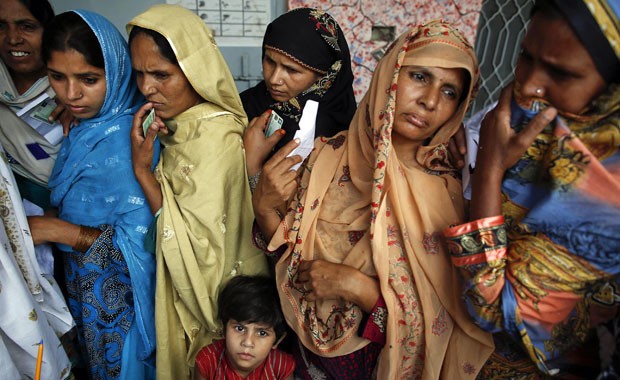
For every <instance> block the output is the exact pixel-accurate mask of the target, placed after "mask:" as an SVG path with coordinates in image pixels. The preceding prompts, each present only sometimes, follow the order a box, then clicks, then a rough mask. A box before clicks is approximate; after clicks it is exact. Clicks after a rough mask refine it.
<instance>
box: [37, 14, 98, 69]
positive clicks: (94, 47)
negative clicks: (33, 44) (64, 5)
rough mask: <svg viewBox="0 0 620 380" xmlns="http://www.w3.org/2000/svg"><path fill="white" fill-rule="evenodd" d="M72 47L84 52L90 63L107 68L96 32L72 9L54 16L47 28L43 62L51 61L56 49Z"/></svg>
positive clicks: (44, 37)
mask: <svg viewBox="0 0 620 380" xmlns="http://www.w3.org/2000/svg"><path fill="white" fill-rule="evenodd" d="M70 49H73V50H75V51H77V52H78V53H80V54H82V55H83V56H84V59H85V60H86V62H87V63H88V64H89V65H91V66H95V67H99V68H101V69H105V62H104V60H103V52H102V51H101V45H99V40H97V36H95V32H93V30H92V29H91V28H90V26H88V24H87V23H86V21H84V19H83V18H82V17H81V16H80V15H78V14H77V13H75V12H71V11H69V12H65V13H61V14H59V15H58V16H56V17H54V19H53V20H52V21H51V22H50V23H49V25H48V26H47V27H46V28H45V31H44V32H43V42H42V43H41V56H42V57H43V62H45V63H47V62H49V60H50V58H51V56H52V52H54V51H67V50H70Z"/></svg>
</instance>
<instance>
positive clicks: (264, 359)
mask: <svg viewBox="0 0 620 380" xmlns="http://www.w3.org/2000/svg"><path fill="white" fill-rule="evenodd" d="M218 310H219V315H218V317H219V319H220V321H221V322H222V325H223V326H224V329H225V330H224V331H225V332H224V340H219V341H216V342H214V343H211V344H210V345H208V346H206V347H205V348H203V349H202V350H201V351H200V352H199V353H198V355H197V356H196V366H195V368H194V380H205V379H234V380H236V379H256V380H270V379H278V380H284V379H293V371H294V370H295V359H293V357H292V356H291V355H289V354H285V353H284V352H281V351H278V350H277V349H276V347H277V346H278V344H279V343H280V341H282V338H284V334H285V329H286V327H285V324H284V317H283V316H282V311H281V310H280V303H279V302H278V292H277V291H276V287H275V283H274V282H273V279H271V278H269V277H264V276H237V277H233V278H232V279H231V280H230V281H229V282H228V284H226V286H225V287H224V289H223V290H222V293H221V295H220V297H219V298H218Z"/></svg>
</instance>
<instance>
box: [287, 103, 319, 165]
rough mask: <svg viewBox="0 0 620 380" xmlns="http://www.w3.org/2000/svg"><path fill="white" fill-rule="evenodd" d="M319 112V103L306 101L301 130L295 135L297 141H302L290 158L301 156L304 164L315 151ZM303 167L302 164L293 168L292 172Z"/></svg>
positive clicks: (300, 121)
mask: <svg viewBox="0 0 620 380" xmlns="http://www.w3.org/2000/svg"><path fill="white" fill-rule="evenodd" d="M318 112H319V103H318V102H316V101H314V100H308V101H306V105H305V106H304V110H303V111H302V113H301V119H300V120H299V130H298V131H297V132H296V133H295V137H294V138H296V139H299V140H301V141H300V143H299V145H298V146H297V148H295V150H294V151H292V152H291V154H289V155H288V156H289V157H290V156H295V155H298V156H301V158H302V162H303V160H305V159H306V157H308V156H309V155H310V153H311V152H312V149H314V133H315V131H316V116H317V113H318ZM300 166H301V162H300V163H299V164H297V165H295V166H293V168H292V170H297V169H298V168H299V167H300Z"/></svg>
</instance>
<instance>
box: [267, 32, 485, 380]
mask: <svg viewBox="0 0 620 380" xmlns="http://www.w3.org/2000/svg"><path fill="white" fill-rule="evenodd" d="M401 65H420V66H437V67H444V68H463V69H465V70H467V72H468V73H469V76H470V78H471V83H470V87H469V89H468V96H467V98H466V99H465V100H464V101H463V102H462V104H461V106H460V107H459V109H458V110H457V112H456V113H455V115H454V116H453V117H452V118H451V119H450V120H449V121H448V122H447V123H446V124H445V125H444V126H442V127H441V129H440V130H438V132H437V133H436V134H435V136H434V137H433V138H432V140H431V141H430V143H429V144H428V145H426V146H424V147H421V148H420V149H419V150H418V152H417V154H416V158H417V161H418V163H419V164H420V166H421V167H422V168H423V169H419V168H411V167H406V166H405V165H403V164H401V162H400V160H399V159H398V157H397V156H396V152H395V151H394V148H393V146H392V144H391V133H392V122H393V117H394V109H395V101H396V99H395V96H396V89H397V86H398V83H397V78H398V74H399V70H400V67H401ZM477 78H478V68H477V63H476V59H475V55H474V52H473V49H472V48H471V46H470V45H469V44H468V43H467V42H466V41H465V39H464V38H463V37H462V36H461V35H460V34H459V33H458V32H457V31H456V30H455V29H453V28H452V27H451V26H449V25H447V24H445V23H443V22H438V21H435V22H431V23H428V24H426V25H423V26H420V27H419V28H413V29H411V30H410V31H409V33H406V34H404V35H402V36H401V37H400V38H399V39H398V41H397V42H396V43H395V44H394V46H392V48H391V49H390V50H389V51H388V53H387V54H386V56H385V57H384V58H383V59H382V60H381V62H380V63H379V65H378V66H377V68H376V70H375V74H374V76H373V80H372V82H371V86H370V89H369V91H368V93H367V94H366V96H365V97H364V99H363V100H362V102H361V104H360V106H359V108H358V111H357V113H356V114H355V116H354V118H353V121H352V123H351V126H350V128H349V131H348V133H346V132H345V133H341V134H339V135H337V136H335V137H333V138H331V139H319V140H317V144H316V150H315V152H313V154H312V155H311V157H310V159H309V161H308V163H307V164H306V167H305V169H303V172H302V174H301V175H302V177H301V183H300V187H299V190H298V192H297V194H296V195H295V196H294V198H293V200H292V202H291V204H290V208H289V212H288V214H287V215H286V216H285V218H284V220H283V222H282V224H281V227H280V228H279V229H278V230H277V231H276V233H275V235H274V237H273V239H272V241H271V243H270V248H272V249H273V248H276V247H278V246H279V245H281V244H287V245H288V247H287V248H288V249H287V251H286V252H285V254H284V255H283V256H282V258H281V259H280V261H279V262H278V264H277V266H276V276H277V283H278V286H279V292H280V298H281V303H282V307H283V311H284V314H285V317H286V319H287V321H288V323H289V325H290V326H291V327H292V328H293V329H294V330H295V332H296V333H297V335H298V337H299V339H300V340H301V342H302V343H303V344H304V346H305V347H306V348H308V349H309V350H311V351H313V352H314V353H316V354H318V355H321V356H325V357H334V356H340V355H346V354H348V353H351V352H354V351H356V350H359V349H360V348H362V347H364V346H365V345H366V344H368V341H366V340H364V339H363V338H361V337H359V336H358V334H357V331H358V327H359V324H360V322H361V319H362V312H361V310H360V309H359V308H358V307H357V306H356V305H354V304H350V303H346V302H343V301H342V300H322V301H320V302H309V301H307V300H306V299H305V297H304V291H303V289H300V287H299V286H298V285H297V284H296V276H297V269H298V266H299V263H300V262H301V261H303V260H312V259H323V260H328V261H331V262H337V263H343V264H347V265H350V266H353V267H355V268H357V269H359V270H361V271H362V272H364V273H366V274H368V275H371V276H376V277H377V278H378V280H379V282H380V285H381V291H382V295H383V297H384V299H385V301H386V305H387V307H388V321H387V342H386V345H385V347H384V349H383V351H382V353H381V356H380V358H379V362H378V364H377V378H378V379H382V380H383V379H413V378H422V379H438V378H445V379H459V378H460V379H474V378H475V377H476V374H477V373H478V371H479V370H480V368H481V367H482V366H483V364H484V363H485V361H486V360H487V358H488V357H489V355H490V354H491V352H492V351H493V343H492V339H491V336H490V334H488V333H485V332H483V331H482V330H480V329H479V328H477V327H476V326H475V325H474V324H473V323H472V322H471V320H470V318H469V316H468V314H467V312H466V311H465V309H464V306H463V304H462V302H461V300H460V293H461V291H460V289H461V287H460V278H459V274H458V272H457V271H456V269H455V268H453V267H452V265H451V263H450V258H449V256H448V253H447V250H446V247H445V244H444V242H443V241H442V240H441V231H442V230H443V229H444V228H445V227H447V226H449V225H451V224H454V223H458V222H460V221H462V220H463V202H462V198H461V184H460V181H459V180H457V179H456V178H454V169H452V168H451V167H450V165H449V164H448V161H447V150H446V144H447V142H448V141H449V138H450V137H451V136H452V135H453V134H454V133H455V131H456V130H457V128H458V127H459V125H460V123H461V121H462V119H463V115H464V113H465V110H466V108H467V105H468V104H469V100H470V98H471V94H472V92H473V89H474V85H475V84H476V82H477Z"/></svg>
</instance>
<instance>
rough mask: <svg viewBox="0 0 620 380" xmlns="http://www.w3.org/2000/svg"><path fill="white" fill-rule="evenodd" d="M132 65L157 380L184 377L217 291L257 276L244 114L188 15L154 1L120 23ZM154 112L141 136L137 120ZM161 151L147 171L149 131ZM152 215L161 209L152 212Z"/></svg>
mask: <svg viewBox="0 0 620 380" xmlns="http://www.w3.org/2000/svg"><path fill="white" fill-rule="evenodd" d="M127 28H128V31H129V33H130V37H129V43H130V49H131V59H132V65H133V67H134V69H135V71H136V73H137V81H138V87H139V89H140V91H141V92H142V93H143V94H144V96H145V97H146V99H147V101H148V102H149V103H147V104H146V105H145V106H143V107H142V108H141V109H140V110H139V111H138V112H137V113H136V116H135V118H134V126H133V129H132V136H131V137H132V149H133V163H134V171H135V173H136V177H137V178H138V181H139V182H140V184H141V185H142V187H143V188H144V192H145V194H146V195H147V198H148V200H149V204H150V206H151V209H152V211H153V213H159V216H158V220H157V235H156V242H157V244H156V252H157V288H156V311H155V322H156V330H157V378H158V379H183V378H185V379H186V378H188V377H189V368H190V367H191V366H193V363H194V361H195V357H196V354H197V352H198V350H200V349H201V348H202V347H204V346H206V345H208V344H209V343H211V341H212V340H213V339H214V338H219V337H221V334H222V329H221V326H220V324H219V322H218V320H217V317H216V316H217V307H216V305H217V294H218V291H219V288H220V285H221V284H222V283H224V282H225V281H226V280H227V279H229V278H230V277H232V276H234V275H236V274H242V273H243V274H256V273H264V272H266V261H265V258H264V257H263V255H262V254H261V253H260V251H258V250H256V249H255V248H253V247H252V244H251V240H250V235H251V232H250V231H251V227H252V220H253V217H254V215H253V212H252V207H251V204H250V189H249V186H248V181H247V175H246V168H245V160H244V153H243V145H242V134H243V130H244V128H245V126H246V124H247V118H246V115H245V113H244V112H243V107H242V105H241V101H240V100H239V96H238V94H237V89H236V87H235V83H234V81H233V78H232V76H231V74H230V72H229V70H228V67H227V66H226V63H225V62H224V59H223V57H222V55H221V53H220V52H219V50H218V48H217V45H216V44H215V41H214V40H213V37H212V35H211V32H210V31H209V29H208V28H207V27H206V26H205V24H204V23H203V22H202V20H201V19H200V18H199V17H198V16H196V15H195V14H193V13H191V12H190V11H188V10H186V9H184V8H182V7H180V6H171V5H156V6H153V7H152V8H150V9H148V10H147V11H146V12H144V13H142V14H140V15H138V16H136V17H135V18H134V19H133V20H131V21H130V23H129V24H128V27H127ZM152 108H155V113H156V115H157V116H156V119H155V122H153V123H152V124H151V125H150V127H149V129H148V130H147V133H146V136H144V135H143V130H142V125H141V124H142V120H143V118H144V117H145V115H146V114H147V113H148V112H149V111H150V110H151V109H152ZM158 131H159V138H160V141H161V143H162V144H163V146H164V149H163V150H162V152H161V156H160V160H159V164H158V165H157V167H156V169H155V173H153V172H152V171H151V164H150V163H149V162H150V160H151V158H150V157H152V154H153V144H154V141H153V140H154V139H155V136H156V133H157V132H158ZM160 210H161V211H160Z"/></svg>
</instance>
